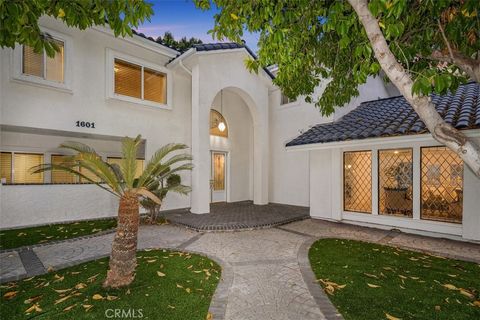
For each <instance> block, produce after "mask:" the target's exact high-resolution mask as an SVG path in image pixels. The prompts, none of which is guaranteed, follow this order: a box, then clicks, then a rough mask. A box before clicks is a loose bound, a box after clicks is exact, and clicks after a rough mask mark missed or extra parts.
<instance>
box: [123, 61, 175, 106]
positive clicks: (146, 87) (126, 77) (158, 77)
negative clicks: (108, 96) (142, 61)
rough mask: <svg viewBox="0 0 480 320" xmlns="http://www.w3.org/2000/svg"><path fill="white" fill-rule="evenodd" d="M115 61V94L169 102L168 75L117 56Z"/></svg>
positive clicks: (163, 102) (164, 102)
mask: <svg viewBox="0 0 480 320" xmlns="http://www.w3.org/2000/svg"><path fill="white" fill-rule="evenodd" d="M114 62H115V63H114V74H115V77H114V82H115V83H114V90H115V91H114V92H115V94H118V95H123V96H128V97H132V98H137V99H141V100H147V101H152V102H157V103H161V104H166V103H167V76H166V75H165V74H164V73H161V72H159V71H155V70H153V69H149V68H145V67H143V66H141V65H137V64H133V63H130V62H127V61H124V60H121V59H117V58H115V60H114Z"/></svg>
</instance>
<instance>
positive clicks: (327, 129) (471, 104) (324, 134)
mask: <svg viewBox="0 0 480 320" xmlns="http://www.w3.org/2000/svg"><path fill="white" fill-rule="evenodd" d="M431 97H432V102H433V103H434V104H435V107H436V109H437V111H438V112H439V113H440V115H441V116H442V118H443V119H445V121H446V122H447V123H449V124H451V125H452V126H453V127H455V128H457V129H461V130H467V129H480V84H478V83H473V82H472V83H467V84H465V85H461V86H459V87H458V89H457V91H456V92H455V93H448V94H446V95H442V96H440V95H437V94H432V95H431ZM427 132H428V129H427V128H426V127H425V124H424V123H423V121H422V120H420V118H419V117H418V115H417V113H416V112H415V111H414V110H413V108H412V107H411V105H410V104H409V103H408V102H407V101H406V100H405V98H404V97H403V96H398V97H392V98H387V99H380V100H374V101H367V102H363V103H361V104H360V106H358V107H357V108H356V109H354V110H353V111H351V112H349V113H347V114H346V115H345V116H343V117H342V118H340V119H339V120H337V121H335V122H331V123H325V124H318V125H316V126H314V127H312V128H311V129H310V130H308V131H306V132H305V133H303V134H301V135H300V136H298V137H297V138H295V139H293V140H292V141H290V142H288V143H287V145H286V146H287V147H292V146H299V145H308V144H317V143H328V142H340V141H347V140H359V139H366V138H376V137H391V136H401V135H414V134H421V133H427Z"/></svg>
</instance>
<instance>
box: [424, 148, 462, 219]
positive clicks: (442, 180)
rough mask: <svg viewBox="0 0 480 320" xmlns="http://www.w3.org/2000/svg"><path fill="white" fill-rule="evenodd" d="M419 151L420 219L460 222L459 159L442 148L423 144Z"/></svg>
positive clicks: (460, 182)
mask: <svg viewBox="0 0 480 320" xmlns="http://www.w3.org/2000/svg"><path fill="white" fill-rule="evenodd" d="M421 151H422V169H421V170H422V176H421V188H422V202H421V206H422V207H421V208H422V210H421V218H422V219H427V220H436V221H445V222H454V223H461V222H462V211H463V161H462V160H461V159H460V157H458V156H457V155H456V154H455V153H454V152H453V151H451V150H449V149H447V148H446V147H426V148H422V149H421Z"/></svg>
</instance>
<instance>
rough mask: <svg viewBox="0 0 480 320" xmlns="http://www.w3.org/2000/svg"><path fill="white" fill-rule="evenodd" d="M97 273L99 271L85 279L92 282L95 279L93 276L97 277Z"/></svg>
mask: <svg viewBox="0 0 480 320" xmlns="http://www.w3.org/2000/svg"><path fill="white" fill-rule="evenodd" d="M98 275H99V273H97V274H95V275H93V276H91V277H89V278H88V279H87V281H88V282H90V283H92V282H94V281H95V278H96V277H98Z"/></svg>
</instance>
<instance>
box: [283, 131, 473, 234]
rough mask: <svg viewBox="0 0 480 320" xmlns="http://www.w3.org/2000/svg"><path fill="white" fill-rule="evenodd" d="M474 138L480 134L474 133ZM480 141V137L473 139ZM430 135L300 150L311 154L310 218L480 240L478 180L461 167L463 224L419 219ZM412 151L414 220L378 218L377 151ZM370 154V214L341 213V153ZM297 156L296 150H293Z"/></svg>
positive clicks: (430, 142)
mask: <svg viewBox="0 0 480 320" xmlns="http://www.w3.org/2000/svg"><path fill="white" fill-rule="evenodd" d="M476 134H477V136H478V135H480V131H477V133H476ZM475 139H476V140H477V141H480V138H475ZM436 145H438V143H437V142H436V141H435V140H433V138H432V137H431V136H430V135H421V136H416V137H397V138H390V139H389V138H380V139H368V140H363V141H362V140H358V141H356V142H353V143H352V144H351V145H349V146H347V145H346V146H345V147H334V148H327V149H319V150H312V151H303V152H305V153H309V155H310V199H311V200H310V215H311V216H312V217H313V218H318V219H328V220H337V221H340V220H342V221H344V222H348V223H355V224H363V225H370V226H375V227H380V228H386V229H391V228H398V229H401V230H404V231H407V232H414V233H428V234H430V235H437V236H446V237H453V238H457V239H461V238H463V239H466V240H475V241H479V240H480V214H479V210H478V208H480V179H478V178H477V177H475V175H474V174H473V172H472V171H471V170H470V169H469V168H468V167H466V166H465V167H464V182H463V190H464V197H463V221H462V224H454V223H444V222H437V221H429V220H422V219H420V147H423V146H436ZM402 147H403V148H405V147H409V148H413V188H414V190H413V218H400V217H393V216H383V215H378V209H377V208H378V207H377V201H378V200H377V199H378V196H377V195H378V187H377V186H378V175H377V172H378V168H377V166H376V161H375V160H376V157H377V152H378V150H379V149H392V148H402ZM352 150H371V151H372V190H373V191H372V214H364V213H352V212H344V211H343V152H344V151H352ZM292 152H293V153H296V152H298V151H292Z"/></svg>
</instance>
